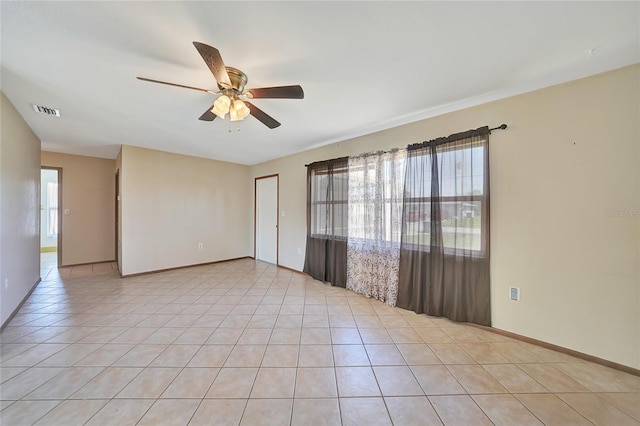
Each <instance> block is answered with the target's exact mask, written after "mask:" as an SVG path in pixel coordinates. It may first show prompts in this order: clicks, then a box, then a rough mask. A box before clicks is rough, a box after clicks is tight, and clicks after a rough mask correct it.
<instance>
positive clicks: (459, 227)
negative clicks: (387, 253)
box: [404, 140, 488, 252]
mask: <svg viewBox="0 0 640 426" xmlns="http://www.w3.org/2000/svg"><path fill="white" fill-rule="evenodd" d="M485 150H486V141H485V140H480V141H475V142H472V143H455V142H454V143H450V144H446V145H444V144H443V145H439V146H437V147H436V148H435V155H434V153H433V150H429V149H420V150H416V152H414V153H413V155H410V158H409V159H408V161H409V164H408V166H407V167H408V168H409V170H408V173H407V182H406V184H405V194H404V196H405V199H404V208H405V212H404V215H405V229H404V241H405V243H407V244H411V245H413V246H414V247H416V248H419V249H420V250H429V246H432V245H437V246H440V245H441V246H443V247H444V249H445V252H452V251H458V252H460V251H462V252H464V251H469V250H472V251H476V252H484V251H485V249H486V240H487V238H486V235H487V230H488V226H487V225H488V224H487V223H486V209H487V207H488V206H487V197H486V196H485V193H486V191H485V185H486V182H488V176H486V173H487V172H488V170H485V169H486V164H487V161H486V160H487V156H486V155H485Z"/></svg>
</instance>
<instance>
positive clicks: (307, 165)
mask: <svg viewBox="0 0 640 426" xmlns="http://www.w3.org/2000/svg"><path fill="white" fill-rule="evenodd" d="M506 128H507V125H506V124H504V123H502V124H501V125H499V126H498V127H494V128H492V129H489V133H491V132H492V131H493V130H505V129H506ZM396 149H398V148H393V149H391V150H389V151H379V152H391V151H393V150H396ZM344 158H346V157H340V158H332V159H331V160H323V161H316V162H315V163H325V162H327V161H333V160H342V159H344ZM311 164H314V163H311ZM311 164H305V165H304V166H305V167H309V166H310V165H311Z"/></svg>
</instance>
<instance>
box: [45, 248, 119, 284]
mask: <svg viewBox="0 0 640 426" xmlns="http://www.w3.org/2000/svg"><path fill="white" fill-rule="evenodd" d="M117 271H118V265H117V264H116V262H100V263H90V264H86V265H77V266H65V267H62V268H59V269H58V253H57V252H46V253H40V277H41V278H42V279H43V280H48V279H55V278H70V277H81V276H85V275H96V274H106V273H110V272H117Z"/></svg>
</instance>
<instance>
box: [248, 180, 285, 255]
mask: <svg viewBox="0 0 640 426" xmlns="http://www.w3.org/2000/svg"><path fill="white" fill-rule="evenodd" d="M254 200H255V206H254V254H253V257H254V258H255V259H256V260H262V261H263V262H268V263H272V264H274V265H278V239H279V232H278V225H279V223H278V209H279V207H278V205H279V190H278V175H277V174H276V175H269V176H262V177H258V178H255V188H254Z"/></svg>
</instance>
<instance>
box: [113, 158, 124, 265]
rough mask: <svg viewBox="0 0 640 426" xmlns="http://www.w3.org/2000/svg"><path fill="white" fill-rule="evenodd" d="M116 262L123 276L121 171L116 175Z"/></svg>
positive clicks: (117, 171)
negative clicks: (121, 263)
mask: <svg viewBox="0 0 640 426" xmlns="http://www.w3.org/2000/svg"><path fill="white" fill-rule="evenodd" d="M115 180H116V182H115V193H116V194H115V203H114V204H115V215H114V217H115V221H116V223H115V225H116V226H115V228H116V229H115V241H114V242H115V244H114V245H115V261H116V267H117V268H118V272H119V273H120V274H121V275H122V272H121V270H120V226H122V224H121V223H120V220H121V219H122V218H121V217H120V169H117V170H116V173H115Z"/></svg>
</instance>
